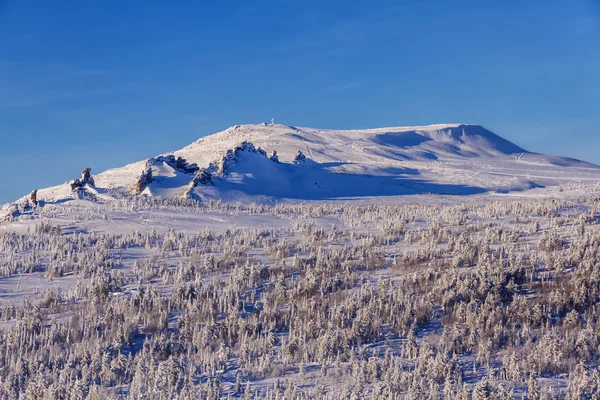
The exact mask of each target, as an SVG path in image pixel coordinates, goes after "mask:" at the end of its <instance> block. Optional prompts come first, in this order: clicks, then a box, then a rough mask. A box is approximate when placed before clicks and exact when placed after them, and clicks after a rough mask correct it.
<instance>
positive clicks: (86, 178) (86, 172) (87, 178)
mask: <svg viewBox="0 0 600 400" xmlns="http://www.w3.org/2000/svg"><path fill="white" fill-rule="evenodd" d="M81 183H82V184H84V185H86V184H88V185H91V186H95V185H94V178H92V169H91V168H90V167H87V168H84V169H83V171H81Z"/></svg>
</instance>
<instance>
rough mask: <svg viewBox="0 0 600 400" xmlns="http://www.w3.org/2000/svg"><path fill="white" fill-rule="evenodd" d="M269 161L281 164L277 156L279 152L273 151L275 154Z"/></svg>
mask: <svg viewBox="0 0 600 400" xmlns="http://www.w3.org/2000/svg"><path fill="white" fill-rule="evenodd" d="M269 159H270V160H271V161H273V162H276V163H279V156H277V151H275V150H273V154H272V155H271V157H269Z"/></svg>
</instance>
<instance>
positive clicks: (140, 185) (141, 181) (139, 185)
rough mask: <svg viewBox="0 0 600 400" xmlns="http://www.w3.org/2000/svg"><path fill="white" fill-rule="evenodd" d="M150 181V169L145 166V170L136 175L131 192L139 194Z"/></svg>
mask: <svg viewBox="0 0 600 400" xmlns="http://www.w3.org/2000/svg"><path fill="white" fill-rule="evenodd" d="M151 183H152V169H151V168H147V169H146V170H144V171H142V173H141V174H140V176H139V177H138V180H137V181H136V182H135V184H134V185H133V192H134V193H135V194H141V193H142V192H143V191H144V189H146V186H148V185H149V184H151Z"/></svg>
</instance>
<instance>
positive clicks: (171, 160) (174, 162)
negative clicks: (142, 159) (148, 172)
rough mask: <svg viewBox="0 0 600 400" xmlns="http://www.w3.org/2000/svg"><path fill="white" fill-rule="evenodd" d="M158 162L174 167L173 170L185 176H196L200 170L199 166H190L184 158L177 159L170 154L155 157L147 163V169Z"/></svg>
mask: <svg viewBox="0 0 600 400" xmlns="http://www.w3.org/2000/svg"><path fill="white" fill-rule="evenodd" d="M157 162H163V163H165V164H167V165H169V166H170V167H172V168H173V169H175V170H177V171H179V172H182V173H184V174H195V173H196V172H198V170H200V168H198V165H197V164H195V163H193V164H190V163H188V162H187V161H186V160H185V158H183V157H177V158H175V156H174V155H173V154H169V155H168V156H158V157H153V158H151V159H149V160H148V161H147V162H146V167H151V166H152V165H154V164H156V163H157Z"/></svg>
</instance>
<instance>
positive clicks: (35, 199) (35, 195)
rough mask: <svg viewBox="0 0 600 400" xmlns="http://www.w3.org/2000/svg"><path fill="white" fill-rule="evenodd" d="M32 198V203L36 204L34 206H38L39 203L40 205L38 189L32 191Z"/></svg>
mask: <svg viewBox="0 0 600 400" xmlns="http://www.w3.org/2000/svg"><path fill="white" fill-rule="evenodd" d="M30 199H31V204H32V205H34V206H37V205H38V200H37V189H35V190H34V191H33V192H31V196H30Z"/></svg>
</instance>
